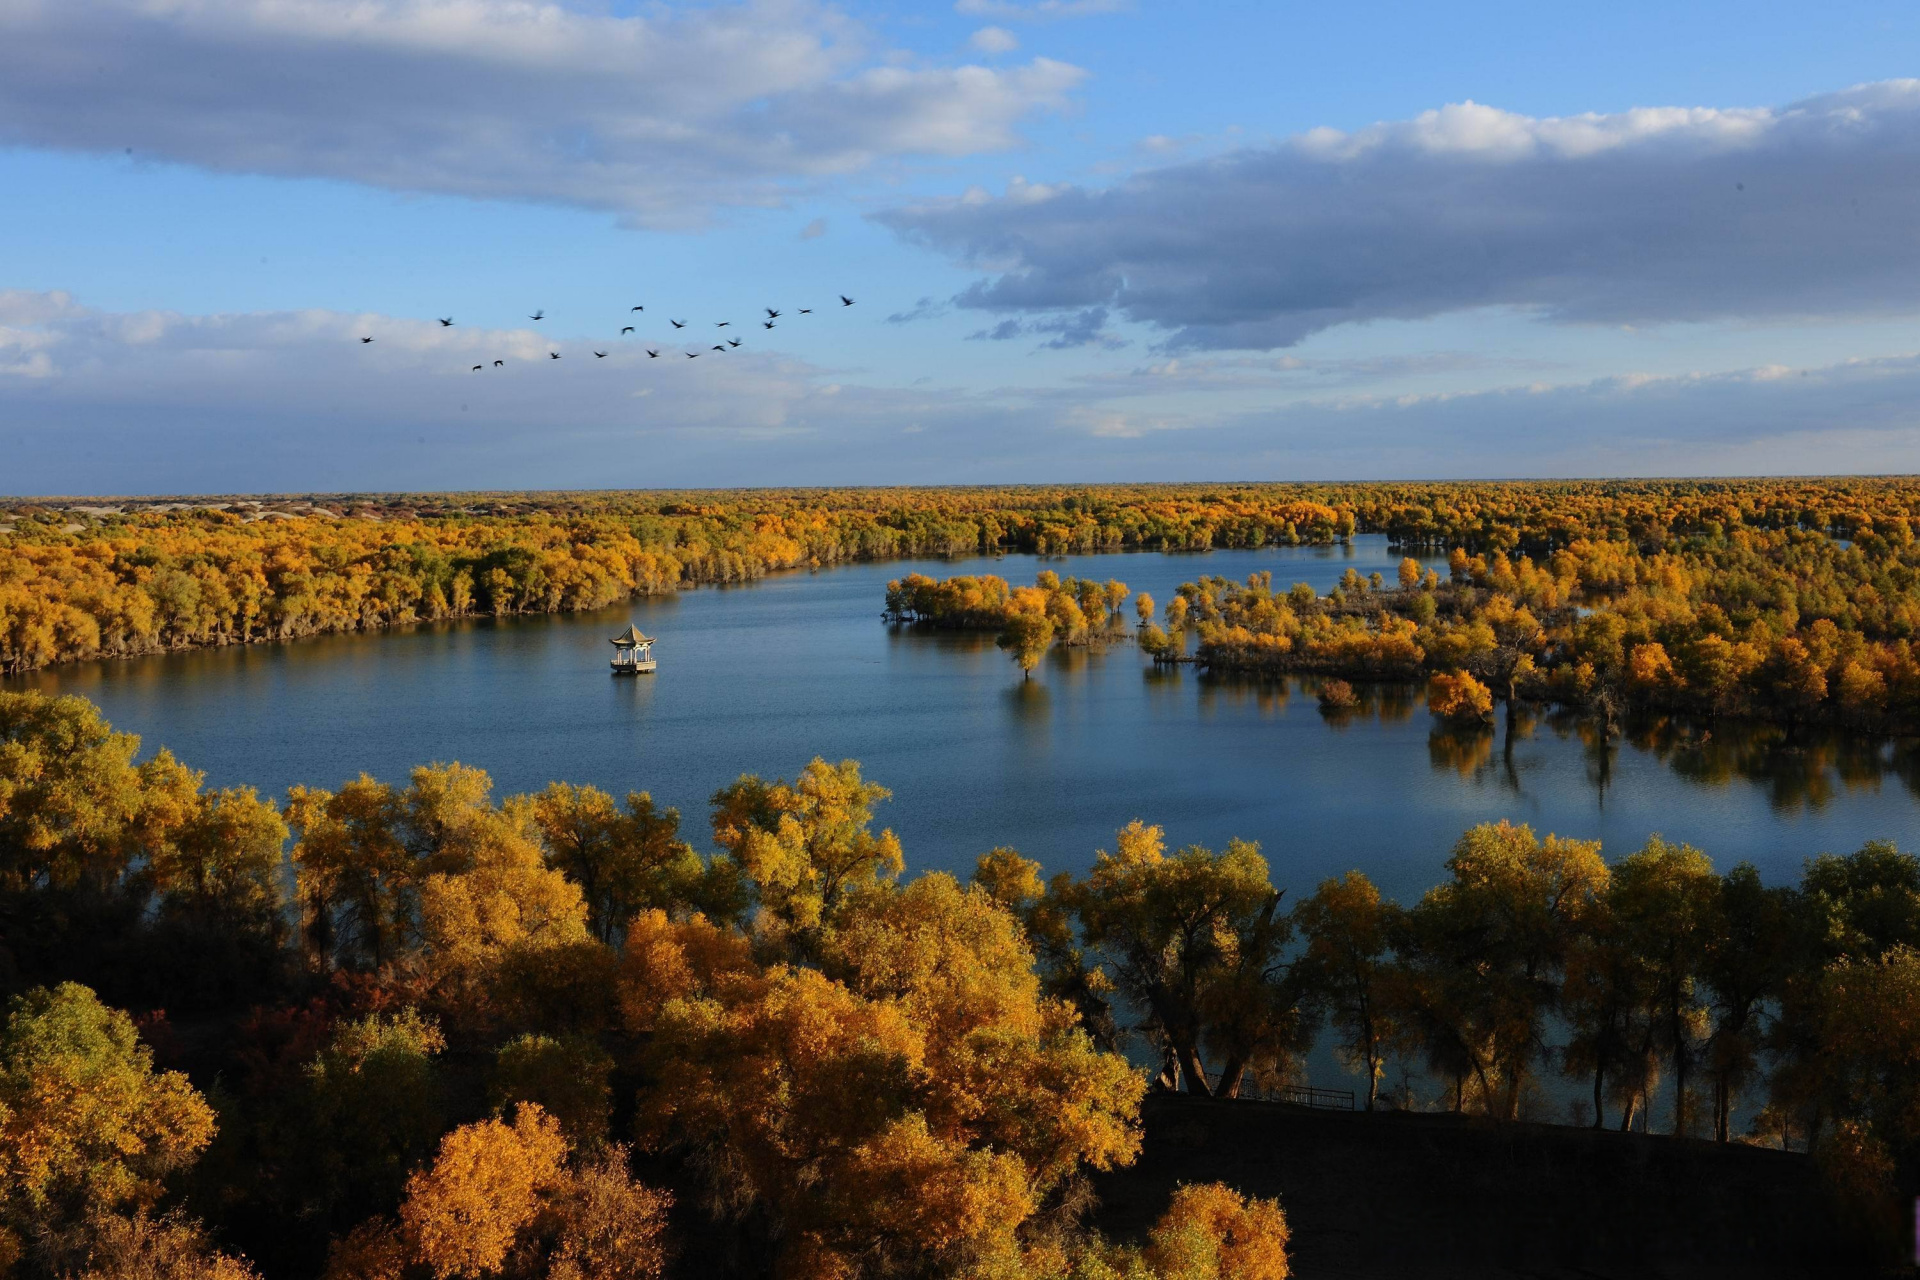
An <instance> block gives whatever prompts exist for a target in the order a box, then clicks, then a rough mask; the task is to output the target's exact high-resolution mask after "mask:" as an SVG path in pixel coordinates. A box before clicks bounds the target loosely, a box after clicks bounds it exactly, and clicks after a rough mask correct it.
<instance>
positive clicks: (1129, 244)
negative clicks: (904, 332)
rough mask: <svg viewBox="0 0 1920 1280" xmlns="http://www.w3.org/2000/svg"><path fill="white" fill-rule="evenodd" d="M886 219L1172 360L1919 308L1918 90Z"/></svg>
mask: <svg viewBox="0 0 1920 1280" xmlns="http://www.w3.org/2000/svg"><path fill="white" fill-rule="evenodd" d="M879 217H880V219H881V221H882V222H884V223H885V224H887V225H889V226H891V227H893V228H894V229H895V230H897V231H898V232H900V233H901V234H902V235H904V236H906V237H908V238H909V239H910V240H912V241H914V242H917V243H920V244H923V245H925V246H927V247H929V248H932V249H934V250H936V251H938V252H941V253H943V254H946V255H947V256H949V257H950V258H952V259H954V260H955V261H957V262H959V263H960V264H962V265H964V266H967V267H971V268H974V269H976V270H979V271H981V272H984V273H986V277H985V278H983V279H982V280H980V281H978V282H977V283H976V284H974V285H973V286H971V287H970V288H968V289H967V290H965V291H964V292H963V293H961V294H960V295H959V296H958V297H957V298H956V299H955V301H956V302H957V303H959V304H960V305H962V306H966V307H974V308H978V309H981V310H983V311H988V312H994V313H1000V314H1003V315H1007V316H1010V317H1020V316H1029V315H1048V314H1060V313H1066V312H1070V311H1071V312H1079V313H1082V314H1085V313H1088V312H1091V311H1093V310H1095V309H1099V308H1107V309H1110V310H1112V311H1113V312H1114V313H1116V315H1117V316H1119V317H1121V318H1124V319H1126V320H1131V321H1134V322H1138V323H1142V324H1145V325H1148V326H1151V327H1152V328H1154V329H1156V330H1159V331H1160V332H1161V333H1162V334H1163V335H1164V345H1165V346H1166V347H1167V348H1168V349H1170V350H1183V349H1184V350H1204V349H1231V348H1244V349H1255V350H1270V349H1273V348H1277V347H1285V346H1291V345H1293V344H1295V343H1297V342H1299V341H1300V340H1301V339H1303V338H1305V337H1306V336H1308V335H1310V334H1313V333H1315V332H1318V331H1321V330H1324V329H1328V328H1332V327H1334V326H1336V325H1341V324H1348V323H1356V322H1365V321H1368V320H1378V319H1389V318H1392V319H1420V318H1425V317H1431V316H1436V315H1442V314H1445V313H1448V312H1454V311H1461V310H1466V309H1471V308H1476V307H1486V306H1513V307H1522V308H1531V309H1536V310H1538V311H1539V312H1540V313H1541V314H1543V315H1544V316H1545V317H1547V318H1549V319H1552V320H1557V321H1572V322H1595V323H1607V324H1634V325H1639V324H1655V323H1662V322H1673V321H1710V320H1717V319H1724V318H1730V317H1738V318H1742V319H1755V318H1762V319H1764V318H1781V317H1817V316H1821V317H1823V316H1842V317H1859V316H1867V315H1886V314H1896V313H1909V312H1912V311H1913V310H1914V309H1915V308H1916V299H1920V235H1916V233H1915V228H1916V227H1917V226H1920V80H1902V81H1889V82H1884V83H1879V84H1871V85H1863V86H1859V87H1856V88H1853V89H1849V90H1846V91H1844V92H1840V93H1834V94H1828V95H1825V96H1821V97H1816V98H1809V99H1807V100H1805V101H1802V102H1797V103H1794V104H1792V105H1790V106H1786V107H1782V108H1778V109H1767V108H1759V109H1720V108H1707V107H1699V108H1656V109H1641V110H1633V111H1627V112H1622V113H1619V114H1612V115H1599V114H1589V115H1581V116H1569V117H1562V118H1553V119H1537V118H1532V117H1527V116H1521V115H1515V114H1513V113H1511V112H1506V111H1500V110H1497V109H1495V108H1493V107H1488V106H1482V105H1479V104H1476V103H1472V102H1467V103H1461V104H1457V105H1452V106H1447V107H1443V108H1440V109H1437V110H1434V111H1428V112H1426V113H1424V114H1422V115H1420V116H1418V117H1416V118H1415V119H1412V120H1403V121H1394V122H1389V123H1383V124H1378V125H1375V126H1372V127H1370V128H1367V129H1362V130H1359V131H1357V132H1352V133H1343V132H1339V131H1336V130H1332V129H1318V130H1314V131H1311V132H1308V133H1305V134H1301V135H1298V136H1295V137H1292V138H1288V139H1286V140H1284V141H1282V142H1279V143H1275V144H1272V145H1265V146H1257V147H1246V148H1242V149H1239V150H1235V151H1232V152H1229V153H1227V154H1224V155H1220V156H1217V157H1214V158H1211V159H1206V160H1202V161H1197V162H1191V163H1184V164H1177V165H1172V166H1168V167H1165V168H1159V169H1153V170H1148V171H1145V172H1141V173H1137V174H1135V175H1133V176H1132V177H1130V178H1128V179H1126V180H1124V181H1122V182H1120V183H1118V184H1117V185H1115V186H1112V187H1110V188H1106V189H1092V188H1087V187H1081V186H1073V185H1052V186H1049V185H1043V184H1037V183H1025V182H1016V183H1014V184H1013V185H1012V186H1011V187H1010V188H1009V189H1008V191H1007V192H1006V193H1005V194H1004V195H1001V196H998V197H995V196H990V195H988V194H987V193H985V192H982V191H977V190H976V191H972V192H969V193H967V194H966V195H964V196H960V197H956V198H953V199H948V200H942V201H936V202H930V203H924V204H920V205H916V206H913V207H908V208H901V209H895V210H892V211H890V212H887V213H884V214H881V215H879ZM1088 340H1090V341H1091V340H1097V336H1095V337H1089V339H1088Z"/></svg>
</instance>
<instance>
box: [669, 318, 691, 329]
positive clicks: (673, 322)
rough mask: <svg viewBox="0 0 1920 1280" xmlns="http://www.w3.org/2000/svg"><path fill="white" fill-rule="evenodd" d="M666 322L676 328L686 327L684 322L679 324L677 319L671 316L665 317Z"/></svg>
mask: <svg viewBox="0 0 1920 1280" xmlns="http://www.w3.org/2000/svg"><path fill="white" fill-rule="evenodd" d="M667 323H668V324H670V325H672V326H673V327H674V328H676V329H684V328H686V327H687V326H685V325H684V324H681V323H680V322H679V321H678V320H675V319H674V318H673V317H672V316H668V317H667Z"/></svg>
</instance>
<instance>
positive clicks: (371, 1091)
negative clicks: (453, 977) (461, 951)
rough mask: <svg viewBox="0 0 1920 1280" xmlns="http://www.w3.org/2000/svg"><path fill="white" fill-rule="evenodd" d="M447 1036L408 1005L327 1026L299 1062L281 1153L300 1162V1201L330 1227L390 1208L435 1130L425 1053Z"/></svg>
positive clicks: (433, 1081)
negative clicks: (294, 1120) (298, 1110)
mask: <svg viewBox="0 0 1920 1280" xmlns="http://www.w3.org/2000/svg"><path fill="white" fill-rule="evenodd" d="M445 1048H446V1039H445V1037H444V1036H442V1035H441V1033H440V1028H439V1026H438V1025H437V1024H435V1023H434V1022H433V1021H432V1020H431V1019H429V1018H425V1017H422V1016H421V1015H420V1014H419V1013H417V1012H416V1011H414V1010H413V1009H410V1008H409V1009H402V1010H401V1011H400V1012H399V1013H397V1014H394V1015H393V1016H391V1017H382V1016H380V1015H379V1014H373V1015H369V1016H368V1017H366V1018H363V1019H360V1020H358V1021H354V1022H348V1023H343V1024H342V1025H340V1026H339V1027H338V1028H336V1029H335V1031H334V1033H333V1037H332V1039H331V1041H330V1042H329V1043H328V1044H327V1047H326V1048H325V1049H323V1050H322V1051H321V1052H320V1053H319V1054H318V1055H317V1056H316V1057H315V1058H314V1059H313V1061H312V1062H310V1063H308V1064H307V1068H306V1090H305V1098H304V1100H303V1101H304V1110H303V1115H302V1116H301V1118H300V1120H301V1123H300V1128H299V1130H298V1131H297V1132H296V1133H295V1134H293V1135H292V1147H293V1149H292V1150H290V1151H287V1152H286V1153H284V1155H285V1158H287V1159H288V1160H290V1161H293V1162H295V1163H297V1164H300V1165H303V1166H304V1170H305V1174H306V1182H307V1187H306V1190H305V1193H304V1194H303V1195H302V1197H301V1198H302V1199H303V1200H304V1201H306V1202H307V1203H308V1204H311V1205H314V1206H316V1207H318V1208H320V1209H321V1210H322V1212H323V1213H326V1214H328V1215H329V1216H330V1217H331V1219H332V1221H333V1222H335V1223H336V1224H345V1223H351V1222H356V1221H358V1220H359V1219H361V1218H363V1217H365V1216H366V1215H367V1214H368V1213H370V1212H374V1211H376V1210H380V1209H384V1208H386V1207H388V1206H391V1205H392V1204H393V1203H394V1202H395V1201H396V1200H397V1199H398V1198H399V1196H400V1190H401V1185H402V1184H403V1183H404V1182H405V1180H406V1177H407V1173H408V1171H409V1170H410V1169H412V1168H413V1167H414V1166H415V1165H417V1164H418V1163H419V1162H420V1160H421V1159H422V1158H423V1157H424V1156H425V1155H426V1154H427V1153H428V1152H429V1151H431V1150H432V1149H433V1143H434V1139H435V1138H436V1137H437V1136H438V1135H439V1133H440V1111H441V1108H440V1089H439V1082H438V1079H437V1077H436V1073H435V1070H434V1058H435V1057H436V1056H437V1055H438V1054H439V1053H440V1052H441V1051H442V1050H443V1049H445Z"/></svg>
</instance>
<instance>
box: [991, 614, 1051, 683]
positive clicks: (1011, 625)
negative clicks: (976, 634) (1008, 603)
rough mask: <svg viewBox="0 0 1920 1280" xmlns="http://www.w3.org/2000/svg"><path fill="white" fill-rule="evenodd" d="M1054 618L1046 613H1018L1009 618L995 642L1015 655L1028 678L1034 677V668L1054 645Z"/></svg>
mask: <svg viewBox="0 0 1920 1280" xmlns="http://www.w3.org/2000/svg"><path fill="white" fill-rule="evenodd" d="M1053 635H1054V620H1053V619H1052V618H1050V617H1048V616H1046V615H1044V614H1036V613H1016V614H1014V615H1013V616H1012V617H1010V618H1008V619H1007V625H1006V628H1005V629H1004V630H1002V631H1001V632H1000V635H999V637H998V638H997V639H995V640H994V643H995V644H997V645H999V646H1000V647H1001V648H1002V649H1005V650H1006V651H1007V652H1008V653H1010V654H1012V655H1013V660H1014V661H1015V662H1017V663H1019V664H1020V671H1021V674H1022V675H1023V676H1024V677H1025V678H1026V679H1028V680H1031V679H1033V669H1034V668H1035V667H1037V666H1039V665H1040V659H1042V658H1044V657H1046V656H1047V650H1048V649H1049V648H1051V647H1052V645H1053Z"/></svg>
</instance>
